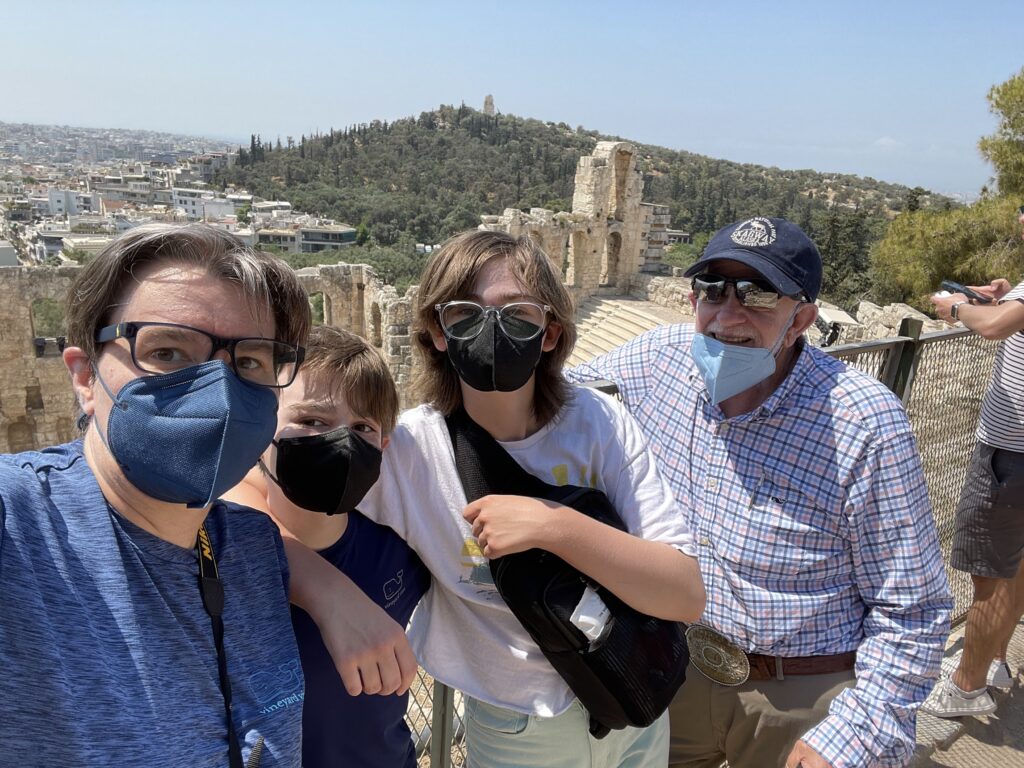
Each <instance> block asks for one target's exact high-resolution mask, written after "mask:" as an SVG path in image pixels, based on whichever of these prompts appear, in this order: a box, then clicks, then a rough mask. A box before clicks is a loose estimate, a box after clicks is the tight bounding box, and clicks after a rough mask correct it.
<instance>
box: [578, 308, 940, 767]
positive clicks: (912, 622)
mask: <svg viewBox="0 0 1024 768" xmlns="http://www.w3.org/2000/svg"><path fill="white" fill-rule="evenodd" d="M693 333H694V331H693V326H691V325H674V326H664V327H662V328H658V329H655V330H653V331H650V332H648V333H645V334H644V335H642V336H639V337H638V338H636V339H634V340H633V341H631V342H629V343H628V344H626V345H624V346H622V347H620V348H618V349H616V350H614V351H612V352H610V353H609V354H607V355H603V356H602V357H599V358H597V359H596V360H594V361H592V362H590V363H586V364H584V365H581V366H578V367H577V368H575V369H573V371H571V372H569V373H568V376H569V378H570V379H572V380H576V381H581V380H586V379H594V378H597V379H609V380H611V381H614V382H616V383H617V384H618V386H619V390H620V392H621V394H622V397H623V399H624V400H625V402H626V405H627V406H628V408H629V410H630V411H631V412H632V414H633V415H634V416H635V417H636V418H637V420H638V421H639V422H640V425H641V427H642V429H643V430H644V433H645V435H646V436H647V439H648V440H649V441H650V444H651V448H652V450H653V452H654V455H655V457H656V458H657V460H658V462H659V468H660V469H661V470H662V471H663V473H664V474H665V476H666V478H667V480H668V482H669V485H670V486H671V487H672V490H673V492H674V493H675V495H676V498H677V502H678V503H679V506H680V508H681V510H682V511H683V514H685V515H687V516H688V517H689V522H690V527H691V529H692V530H693V532H694V535H695V537H696V540H697V543H698V545H699V546H698V550H699V561H700V567H701V573H702V574H703V577H704V582H705V586H706V589H707V608H706V609H705V612H704V617H703V619H702V623H705V624H708V625H709V626H711V627H713V628H715V629H716V630H718V631H719V632H721V633H722V634H723V635H725V636H726V637H728V638H729V639H730V640H732V641H733V642H735V643H736V644H737V645H738V646H739V647H741V648H743V649H744V650H746V651H748V652H750V653H763V654H772V655H777V656H809V655H828V654H836V653H843V652H846V651H853V650H856V651H857V664H856V675H857V683H856V686H855V687H853V688H850V689H847V690H845V691H843V692H842V693H840V694H839V695H838V696H837V697H836V698H835V699H834V700H833V701H832V704H831V706H830V709H829V716H828V717H827V718H826V719H825V720H824V721H823V722H821V723H820V724H819V725H817V726H815V727H814V728H813V729H812V730H811V731H810V732H809V733H807V734H806V735H805V736H804V740H805V741H806V742H807V743H808V744H810V746H811V747H813V748H814V749H815V750H817V751H818V752H819V753H820V754H821V755H822V756H823V757H824V758H825V759H827V760H829V761H830V762H831V763H832V765H834V766H846V765H850V766H875V765H878V766H898V765H904V764H905V763H906V762H907V761H908V760H909V759H910V756H911V755H912V753H913V751H914V724H915V712H916V709H917V707H918V705H919V704H920V703H921V702H922V701H923V700H924V698H925V697H926V696H927V695H928V692H929V691H930V690H931V687H932V685H933V684H934V681H935V678H936V676H937V674H938V671H939V662H940V660H941V657H942V650H943V645H944V642H945V639H946V635H947V634H948V632H949V613H950V609H951V607H952V601H951V599H950V597H949V588H948V585H947V583H946V574H945V569H944V568H943V563H942V558H941V555H940V552H939V545H938V541H937V538H936V534H935V525H934V522H933V520H932V516H931V513H930V507H929V504H928V494H927V489H926V487H925V482H924V474H923V472H922V469H921V464H920V459H919V457H918V454H917V450H916V447H915V443H914V436H913V433H912V431H911V427H910V424H909V422H908V420H907V416H906V413H905V411H904V410H903V407H902V405H901V404H900V401H899V400H898V399H897V398H896V397H895V396H894V395H893V394H892V393H891V392H890V391H889V390H888V389H887V388H885V387H884V386H883V385H882V384H880V383H879V382H878V381H876V380H874V379H872V378H870V377H869V376H866V375H864V374H862V373H860V372H858V371H855V370H853V369H850V368H848V367H847V366H845V365H844V364H843V363H841V362H839V361H837V360H835V359H833V358H831V357H829V356H828V355H826V354H824V353H823V352H821V351H820V350H817V349H814V348H813V347H810V346H809V345H805V346H804V347H803V349H802V351H801V352H800V354H799V357H798V359H797V361H796V363H795V365H794V368H793V370H792V371H791V372H790V374H789V376H787V377H786V379H785V380H784V381H783V382H782V384H781V385H780V386H779V387H778V389H776V391H775V392H774V393H772V395H771V396H770V397H769V398H768V399H767V400H766V401H765V402H764V403H763V404H762V405H761V406H760V407H758V408H756V409H755V410H753V411H752V412H750V413H746V414H743V415H741V416H737V417H734V418H726V417H725V415H724V414H723V413H722V411H721V409H720V408H719V407H718V406H715V405H712V404H711V403H710V401H709V400H708V396H707V390H706V388H705V387H704V383H703V381H702V380H701V377H700V375H699V374H698V372H697V369H696V367H695V366H694V364H693V361H692V358H691V355H690V343H691V341H692V339H693Z"/></svg>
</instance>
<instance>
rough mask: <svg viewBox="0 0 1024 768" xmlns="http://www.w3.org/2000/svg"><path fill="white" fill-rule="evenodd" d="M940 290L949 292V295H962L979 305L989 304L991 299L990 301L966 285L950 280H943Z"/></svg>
mask: <svg viewBox="0 0 1024 768" xmlns="http://www.w3.org/2000/svg"><path fill="white" fill-rule="evenodd" d="M942 289H943V290H946V291H949V292H950V293H962V294H963V295H964V296H966V297H967V298H968V299H974V301H976V302H978V303H979V304H989V303H991V302H992V299H990V298H989V297H988V296H982V295H981V294H980V293H978V292H977V291H972V290H971V289H970V288H968V287H967V286H966V285H961V284H960V283H954V282H953V281H952V280H943V281H942Z"/></svg>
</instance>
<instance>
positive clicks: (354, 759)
mask: <svg viewBox="0 0 1024 768" xmlns="http://www.w3.org/2000/svg"><path fill="white" fill-rule="evenodd" d="M320 554H321V555H322V556H323V557H324V558H325V559H326V560H327V561H328V562H329V563H331V564H332V565H333V566H334V567H335V568H337V569H338V570H340V571H341V572H342V573H344V574H345V575H347V576H348V577H349V578H350V579H352V581H353V582H355V584H356V586H358V587H359V588H360V589H361V590H363V592H365V593H366V594H367V595H368V596H369V597H370V599H372V600H373V601H374V602H375V603H377V605H379V606H380V607H381V608H383V609H384V610H386V611H387V612H388V615H390V616H391V618H393V619H394V620H395V621H397V622H398V623H399V624H401V625H402V626H403V627H404V626H405V625H406V624H408V623H409V617H410V616H411V615H412V611H413V608H415V607H416V603H418V602H419V600H420V598H421V597H423V593H424V592H426V591H427V587H429V586H430V573H429V572H428V571H427V569H426V567H424V565H423V563H422V562H420V559H419V557H418V556H417V555H416V553H415V552H413V551H412V549H410V548H409V545H408V544H406V543H405V542H404V541H403V540H402V539H401V537H399V535H398V534H397V533H395V532H394V531H393V530H391V529H390V528H388V527H387V526H384V525H378V524H377V523H374V522H373V521H371V520H368V519H367V518H365V517H363V516H362V515H361V514H360V513H359V512H350V513H349V515H348V525H347V526H346V527H345V533H343V534H342V536H341V538H340V539H338V541H336V542H335V543H334V544H332V545H331V546H330V547H328V548H327V549H324V550H321V552H320ZM292 622H293V624H294V626H295V637H296V639H297V640H298V643H299V655H300V656H301V658H302V671H303V673H304V674H305V678H306V701H305V705H304V714H303V717H302V764H303V766H305V768H328V767H330V768H336V767H338V766H343V768H415V766H416V751H415V749H414V747H413V743H412V739H411V738H410V734H409V727H408V726H407V725H406V723H405V709H406V705H407V704H408V701H409V695H408V694H406V695H404V696H379V695H367V694H363V695H361V696H350V695H349V694H348V692H347V691H346V690H345V687H344V686H343V685H342V682H341V677H340V676H339V675H338V670H337V668H336V667H335V666H334V662H333V661H332V660H331V656H330V654H329V653H328V652H327V648H326V647H325V646H324V643H323V640H322V639H321V638H320V630H319V629H317V626H316V624H315V623H313V620H312V619H311V618H310V617H309V615H308V614H307V613H306V612H305V611H303V610H302V609H301V608H296V607H295V606H292Z"/></svg>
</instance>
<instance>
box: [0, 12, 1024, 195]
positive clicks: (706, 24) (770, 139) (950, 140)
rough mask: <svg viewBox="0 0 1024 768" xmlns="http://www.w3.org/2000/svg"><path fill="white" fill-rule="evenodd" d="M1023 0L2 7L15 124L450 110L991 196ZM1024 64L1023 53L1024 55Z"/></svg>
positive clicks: (308, 127)
mask: <svg viewBox="0 0 1024 768" xmlns="http://www.w3.org/2000/svg"><path fill="white" fill-rule="evenodd" d="M1022 41H1024V8H1022V7H1021V5H1020V3H1011V2H996V1H993V2H987V1H986V0H977V1H976V2H970V3H969V2H956V3H954V2H944V1H933V2H930V3H925V2H918V1H917V0H913V1H910V2H902V3H900V2H875V1H874V0H862V1H860V2H852V1H850V2H841V1H840V0H836V1H835V2H827V0H825V1H823V0H816V1H815V2H785V1H784V0H779V1H778V2H775V3H767V2H765V3H754V2H727V1H724V0H703V1H702V2H683V1H682V0H680V1H679V2H667V1H666V2H652V1H647V0H631V1H629V2H623V1H620V2H602V1H601V0H597V1H595V2H588V3H570V2H557V1H556V0H548V1H547V2H535V1H534V0H515V1H514V2H485V1H479V2H472V3H469V2H443V1H441V0H438V1H437V2H424V1H423V0H419V1H417V2H386V0H376V1H375V2H370V1H367V2H361V3H356V2H343V1H341V0H339V1H338V2H322V3H321V2H308V1H307V0H293V1H292V2H288V3H281V2H275V3H264V2H261V1H260V0H253V1H252V2H218V1H217V0H205V2H192V0H167V1H166V2H161V3H159V4H157V3H155V2H146V1H145V0H141V1H140V0H135V2H105V1H104V0H93V1H92V2H50V1H48V0H36V1H35V2H14V0H11V2H8V3H5V7H4V9H3V11H2V13H0V67H2V70H0V71H3V72H4V73H5V74H4V78H3V87H2V88H0V120H2V121H5V122H36V123H60V124H70V125H87V126H100V127H113V128H122V127H123V128H149V129H154V130H166V131H172V132H180V133H190V134H203V135H212V136H218V137H229V138H238V137H248V135H249V133H250V132H258V133H261V134H262V135H263V136H264V137H268V136H269V137H272V138H276V137H277V136H278V135H280V136H281V137H282V138H283V137H284V136H287V135H293V136H295V137H296V138H297V137H298V136H299V135H300V134H302V133H309V132H311V131H314V130H317V129H319V130H327V129H328V128H330V127H332V126H334V127H343V126H345V125H349V124H352V123H358V122H368V121H370V120H373V119H385V120H392V119H394V118H397V117H403V116H407V115H414V114H419V112H421V111H423V110H429V109H432V108H434V107H436V106H437V105H439V104H442V103H443V104H458V103H460V102H462V101H465V103H466V104H468V105H470V106H474V107H477V108H479V107H480V106H481V105H482V103H483V99H484V96H485V95H486V94H488V93H490V94H493V95H494V100H495V104H496V106H497V108H498V109H499V110H500V111H502V112H506V113H513V114H517V115H521V116H524V117H536V118H539V119H543V120H553V121H556V122H557V121H564V122H566V123H569V124H570V125H572V126H576V125H583V126H584V127H586V128H588V129H594V130H598V131H601V132H602V133H606V134H613V135H618V136H623V137H626V138H630V139H634V140H637V141H641V142H645V143H650V144H660V145H663V146H667V147H672V148H674V149H685V150H689V151H692V152H698V153H701V154H706V155H710V156H713V157H721V158H726V159H729V160H736V161H742V162H752V163H760V164H764V165H776V166H780V167H783V168H814V169H816V170H820V171H839V172H849V173H857V174H861V175H865V176H873V177H875V178H878V179H884V180H886V181H893V182H900V183H904V184H910V185H917V184H919V185H921V186H924V187H927V188H929V189H933V190H936V191H941V192H947V193H967V194H971V193H977V191H978V190H979V189H980V188H981V186H982V185H983V184H985V183H986V182H987V181H988V179H989V177H990V175H991V168H990V167H989V166H988V165H987V164H986V163H985V162H984V161H983V160H982V158H981V157H980V155H979V154H978V151H977V140H978V138H979V137H980V136H981V135H983V134H986V133H990V132H991V131H992V130H993V129H994V127H995V119H994V118H993V117H992V115H991V114H990V113H989V111H988V104H987V102H986V101H985V94H986V93H987V91H988V89H989V88H990V87H991V86H992V85H994V84H997V83H1000V82H1003V81H1004V80H1006V79H1007V78H1009V77H1010V76H1012V75H1014V74H1015V73H1017V72H1019V71H1020V70H1021V68H1022V66H1024V42H1022ZM1013 51H1017V53H1016V54H1014V53H1013Z"/></svg>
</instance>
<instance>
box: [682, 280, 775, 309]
mask: <svg viewBox="0 0 1024 768" xmlns="http://www.w3.org/2000/svg"><path fill="white" fill-rule="evenodd" d="M691 285H692V288H693V292H694V293H695V294H697V301H706V302H707V303H708V304H719V303H721V302H723V301H725V299H726V286H730V285H731V286H732V290H733V293H735V294H736V299H737V300H738V301H739V303H740V304H742V305H743V306H744V307H756V308H760V309H772V308H774V307H775V306H777V305H778V303H779V299H781V298H782V294H780V293H779V292H778V291H777V290H776V289H775V288H774V287H773V286H772V284H771V283H769V282H768V281H767V280H761V279H758V278H756V277H722V276H721V275H712V274H702V275H697V276H696V277H694V278H693V283H692V284H691Z"/></svg>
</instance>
